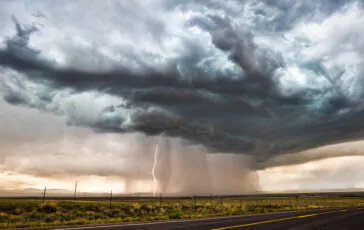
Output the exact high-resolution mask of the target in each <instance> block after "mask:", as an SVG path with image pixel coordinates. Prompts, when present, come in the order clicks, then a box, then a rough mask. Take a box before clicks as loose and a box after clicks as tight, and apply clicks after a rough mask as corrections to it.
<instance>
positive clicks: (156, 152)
mask: <svg viewBox="0 0 364 230" xmlns="http://www.w3.org/2000/svg"><path fill="white" fill-rule="evenodd" d="M158 150H159V144H157V146H156V147H155V152H154V164H153V169H152V176H153V184H154V192H153V196H155V194H156V193H157V189H158V188H157V178H156V176H155V168H156V166H157V162H158Z"/></svg>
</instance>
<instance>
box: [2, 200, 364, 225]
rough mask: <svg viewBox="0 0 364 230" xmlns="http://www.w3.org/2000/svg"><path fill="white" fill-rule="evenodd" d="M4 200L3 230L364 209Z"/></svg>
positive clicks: (331, 203) (293, 203)
mask: <svg viewBox="0 0 364 230" xmlns="http://www.w3.org/2000/svg"><path fill="white" fill-rule="evenodd" d="M49 199H51V198H48V200H46V201H45V202H44V203H43V202H42V200H41V199H31V198H17V199H14V198H12V199H10V198H3V199H0V229H8V228H24V227H32V228H34V227H46V226H66V225H84V224H109V223H123V222H142V221H155V220H172V219H190V218H201V217H215V216H229V215H244V214H251V213H265V212H278V211H287V210H303V209H317V208H328V207H348V206H361V205H364V197H362V196H284V197H279V196H269V197H263V196H261V197H258V196H249V197H247V196H242V197H187V198H159V197H158V198H143V197H141V198H136V197H134V198H132V197H129V198H113V200H112V202H110V201H109V200H107V199H106V198H104V199H103V198H88V199H86V198H83V199H81V200H76V201H73V200H67V199H65V198H63V199H60V198H52V199H51V200H49Z"/></svg>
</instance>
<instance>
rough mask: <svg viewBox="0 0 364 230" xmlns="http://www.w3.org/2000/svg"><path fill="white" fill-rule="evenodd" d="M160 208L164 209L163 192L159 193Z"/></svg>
mask: <svg viewBox="0 0 364 230" xmlns="http://www.w3.org/2000/svg"><path fill="white" fill-rule="evenodd" d="M159 206H160V207H162V192H160V193H159Z"/></svg>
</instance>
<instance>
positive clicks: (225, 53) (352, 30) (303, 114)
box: [0, 0, 364, 176]
mask: <svg viewBox="0 0 364 230" xmlns="http://www.w3.org/2000/svg"><path fill="white" fill-rule="evenodd" d="M0 21H1V27H0V76H1V78H0V93H1V96H2V97H3V99H4V101H6V102H7V103H9V104H12V105H16V106H21V107H26V108H33V109H37V110H40V111H42V112H46V113H50V114H55V115H57V116H62V117H66V123H67V125H69V126H75V127H86V128H88V129H90V130H93V131H95V132H96V133H100V132H101V133H113V134H120V135H122V134H123V133H135V132H138V133H143V134H145V135H147V136H158V135H163V136H166V137H171V138H181V139H182V140H184V141H186V143H190V144H197V145H201V146H203V147H204V148H205V149H206V150H207V151H208V152H211V153H228V154H234V155H239V154H245V155H252V156H256V157H258V158H259V160H263V161H264V160H265V159H269V158H270V157H273V156H277V155H278V154H285V153H293V152H297V151H301V150H306V149H310V148H315V147H318V146H323V145H327V144H333V143H338V142H344V141H350V140H354V139H360V138H362V137H363V133H362V130H364V123H363V122H362V116H363V115H364V104H363V103H362V96H363V93H364V89H363V85H364V81H363V80H364V76H363V66H364V65H363V64H364V63H363V62H364V40H363V39H362V37H363V36H362V35H363V32H362V31H364V30H363V29H364V28H363V27H364V26H363V25H364V8H363V6H362V4H361V3H360V2H359V1H349V0H347V1H344V0H336V1H331V0H323V1H309V0H307V1H303V0H302V1H298V0H297V1H294V0H277V1H273V0H264V1H253V0H251V1H250V0H246V1H242V0H240V1H238V0H225V1H221V0H185V1H178V0H145V1H143V0H140V1H128V0H125V1H123V0H120V1H116V0H115V1H111V0H109V1H106V0H105V1H97V0H95V1H91V0H74V1H68V2H67V4H65V3H64V2H57V1H52V0H49V1H48V0H39V1H33V0H32V1H25V0H23V1H10V0H3V1H1V2H0ZM184 143H185V142H184ZM232 157H234V156H232ZM153 176H154V174H153Z"/></svg>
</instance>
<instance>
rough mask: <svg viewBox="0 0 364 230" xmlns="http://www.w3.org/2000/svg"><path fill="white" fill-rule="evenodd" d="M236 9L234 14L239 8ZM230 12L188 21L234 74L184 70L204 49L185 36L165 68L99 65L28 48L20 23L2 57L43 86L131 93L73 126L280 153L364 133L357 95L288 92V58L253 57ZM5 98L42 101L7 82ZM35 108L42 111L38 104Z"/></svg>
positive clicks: (279, 22) (305, 7)
mask: <svg viewBox="0 0 364 230" xmlns="http://www.w3.org/2000/svg"><path fill="white" fill-rule="evenodd" d="M265 2H266V3H267V4H268V5H274V7H276V8H278V9H280V10H281V11H285V10H286V9H288V8H289V9H291V7H293V5H295V4H293V2H295V1H279V3H277V4H276V3H275V2H274V3H273V1H268V0H266V1H265ZM168 4H169V5H166V6H167V8H169V9H175V8H176V7H187V8H188V7H197V6H199V7H210V8H211V9H215V8H216V7H223V6H224V2H223V1H219V3H218V2H217V1H216V2H215V1H188V3H187V2H186V4H181V3H180V2H178V4H172V1H170V2H169V3H168ZM292 4H293V5H292ZM297 4H298V3H297ZM341 5H342V4H341V3H340V2H339V1H335V2H333V3H327V2H325V3H321V5H320V6H321V7H322V8H324V9H325V10H324V12H325V13H327V14H329V13H332V12H333V11H335V10H336V9H337V8H338V7H339V6H341ZM315 6H316V5H315V4H314V3H313V2H312V1H306V2H304V1H302V4H298V6H297V7H296V8H294V9H295V11H300V10H302V13H300V15H302V17H304V16H307V14H306V13H305V12H306V11H307V12H308V11H310V10H312V9H314V8H315ZM229 9H230V11H231V8H229ZM127 12H128V14H126V15H125V16H126V18H127V21H129V22H132V19H134V18H135V17H136V16H138V15H139V14H138V12H136V11H135V10H134V11H127ZM227 12H228V13H229V11H227ZM230 13H231V14H234V12H233V11H232V12H230ZM261 13H262V14H264V12H261ZM295 15H297V14H295ZM228 16H229V15H228ZM228 16H221V15H218V14H209V15H206V16H205V17H202V16H200V17H195V18H193V19H192V20H190V21H189V23H187V24H186V27H193V26H196V27H198V28H200V29H202V30H205V31H207V32H208V33H209V34H210V37H211V42H212V44H213V45H214V46H215V48H217V49H218V50H220V51H223V52H227V53H229V55H230V56H229V58H230V60H231V61H232V62H233V63H235V64H236V65H237V66H238V67H239V68H240V69H241V74H240V76H239V77H237V78H231V77H229V76H224V75H221V76H218V77H215V78H211V77H206V76H205V73H204V72H200V73H197V75H196V76H197V77H194V78H192V79H186V78H185V77H183V76H182V75H181V73H180V71H179V70H178V68H177V62H179V63H184V64H185V65H186V66H188V65H192V63H196V60H199V57H200V56H203V54H202V52H203V51H201V49H200V48H199V47H198V46H197V45H196V44H194V43H192V42H189V41H186V42H185V47H184V48H185V50H188V52H186V53H185V54H184V55H183V56H182V57H179V59H175V60H171V61H170V63H168V65H167V67H165V68H159V67H157V66H153V65H151V64H148V63H146V62H143V60H142V59H139V58H138V57H137V56H135V55H133V54H131V53H130V54H127V57H128V58H129V59H133V60H135V61H136V62H137V63H138V64H139V66H141V68H140V69H141V70H138V71H137V70H134V69H131V68H129V67H128V66H124V67H122V66H120V65H119V66H117V67H113V68H111V69H108V70H100V71H87V70H85V69H81V68H75V67H73V68H70V67H58V66H56V65H55V64H54V63H52V62H50V61H47V60H45V59H43V58H42V57H41V56H40V55H39V52H38V51H37V50H35V49H33V48H30V47H29V45H28V39H29V36H30V35H31V33H33V32H34V31H35V30H34V29H30V30H24V29H22V27H21V25H20V23H17V22H16V25H17V34H16V35H15V36H13V37H11V38H9V39H8V40H6V43H5V44H6V47H5V48H4V49H3V50H1V51H0V65H1V66H3V67H6V68H10V69H13V70H16V71H19V72H21V73H23V74H24V75H25V76H26V77H27V80H30V81H33V82H36V83H37V84H44V85H47V86H48V87H51V88H52V89H54V90H55V91H57V90H60V89H62V88H69V89H72V90H74V91H75V92H82V91H84V92H88V91H100V92H103V93H104V94H108V95H115V96H120V97H122V98H123V99H125V100H126V101H127V103H124V104H110V105H108V106H107V107H105V109H103V111H102V112H101V113H100V114H99V117H98V119H97V120H96V121H92V122H89V121H87V120H83V119H82V117H81V118H74V119H73V118H72V117H71V118H70V120H69V124H71V125H83V126H89V127H91V128H94V129H95V130H98V131H104V132H131V131H138V132H143V133H146V134H150V135H158V134H162V133H163V134H164V135H167V136H173V137H182V138H184V139H186V140H189V141H192V142H195V143H201V144H203V145H205V146H206V147H207V148H209V149H210V150H211V151H216V152H232V153H250V154H260V156H261V159H262V160H264V159H266V158H268V157H270V156H273V155H276V154H281V153H287V152H293V151H299V150H304V149H308V148H312V147H316V146H321V145H325V144H329V143H335V142H340V141H347V140H352V139H356V138H361V137H362V130H363V128H364V125H362V122H361V119H362V116H363V113H364V110H363V105H362V104H361V103H354V102H352V100H351V99H350V98H347V97H346V96H345V95H343V94H342V93H338V92H337V90H336V87H335V85H334V84H333V86H332V87H331V88H329V89H323V90H320V91H314V90H309V89H307V90H305V91H303V92H299V93H295V94H292V95H290V96H287V95H285V94H283V93H282V92H281V91H280V88H279V86H278V83H277V81H276V80H275V78H274V75H273V72H274V71H275V70H276V69H277V68H280V67H283V65H284V64H283V63H281V62H280V60H276V59H274V58H270V57H269V55H263V58H262V57H260V56H257V55H256V50H257V48H259V47H256V45H255V44H254V42H253V41H252V40H253V38H254V35H253V34H252V33H250V32H249V30H248V29H247V31H244V32H241V31H239V32H238V31H237V30H238V29H237V28H235V27H234V26H233V25H232V23H231V21H230V19H229V17H228ZM145 17H146V18H147V19H140V20H149V19H150V18H151V17H152V16H151V15H147V16H145ZM292 17H293V16H292V15H290V13H288V14H287V15H286V16H282V15H281V16H278V17H276V18H275V20H276V21H273V22H272V23H273V24H272V25H275V26H276V27H281V28H280V29H284V28H288V24H287V25H285V24H284V23H283V22H285V23H291V24H289V25H292V21H291V22H289V21H290V20H291V19H292ZM297 18H299V17H297ZM297 20H298V19H297ZM153 23H154V24H156V25H154V26H153V25H151V26H152V28H155V29H153V30H152V32H153V31H154V32H153V34H152V36H153V37H154V38H155V39H156V40H159V39H160V38H159V36H161V34H163V30H164V28H163V25H162V24H161V25H159V24H158V23H159V22H158V21H153ZM153 23H152V24H153ZM157 28H159V29H157ZM276 29H277V28H276ZM320 95H321V96H322V97H326V98H327V100H323V102H322V103H321V105H320V108H319V109H318V110H316V111H315V112H312V110H310V109H308V108H309V106H310V105H312V104H315V103H317V102H316V100H317V99H316V98H317V96H320ZM4 99H5V100H6V101H7V102H8V103H11V104H23V105H28V106H32V107H37V106H36V105H30V104H29V101H28V100H25V99H24V97H23V96H22V95H20V94H18V93H17V92H16V91H13V90H11V89H8V90H6V94H5V96H4ZM46 99H47V98H46ZM47 100H48V101H51V100H52V96H51V95H48V99H47ZM47 100H45V101H47ZM38 108H40V109H42V107H41V106H38ZM121 109H123V110H132V111H133V112H132V113H131V115H130V119H131V121H129V123H128V125H123V124H124V123H126V120H127V118H125V116H124V115H122V114H121V112H120V110H121ZM343 111H344V112H345V113H343ZM57 112H59V111H57Z"/></svg>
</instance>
